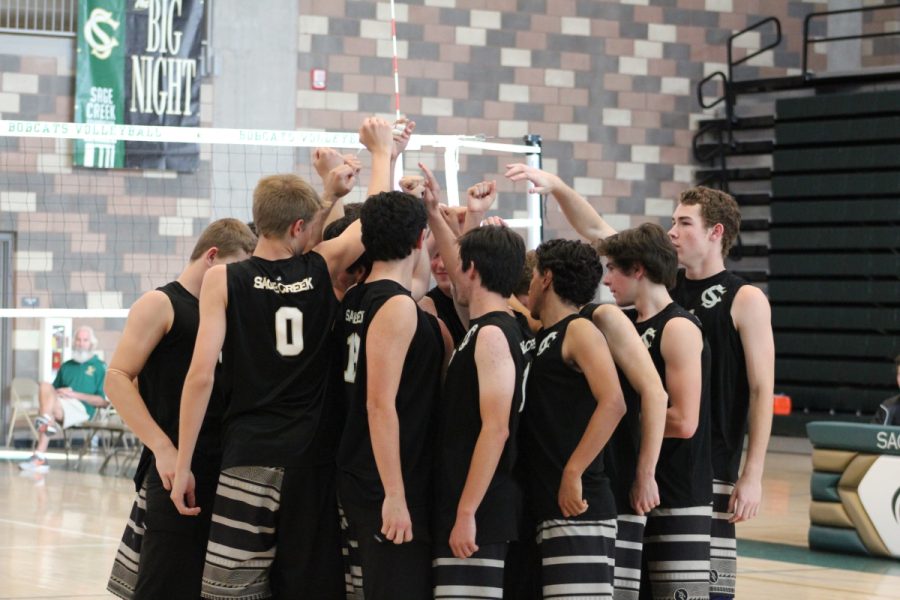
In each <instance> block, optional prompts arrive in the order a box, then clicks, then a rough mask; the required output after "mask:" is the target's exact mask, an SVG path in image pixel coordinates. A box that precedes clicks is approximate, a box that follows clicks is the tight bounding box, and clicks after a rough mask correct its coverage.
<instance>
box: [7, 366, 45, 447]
mask: <svg viewBox="0 0 900 600" xmlns="http://www.w3.org/2000/svg"><path fill="white" fill-rule="evenodd" d="M9 392H10V396H11V398H12V407H13V411H12V416H11V417H10V419H9V431H7V432H6V445H7V446H9V444H10V442H12V438H13V433H14V432H15V427H16V421H17V420H18V419H25V422H26V423H28V428H29V429H31V433H32V434H33V435H34V441H35V443H37V438H38V432H37V429H35V428H34V419H35V417H37V416H38V414H39V412H40V404H39V388H38V384H37V382H36V381H35V380H33V379H28V378H27V377H15V378H14V379H13V380H12V383H11V384H10V386H9Z"/></svg>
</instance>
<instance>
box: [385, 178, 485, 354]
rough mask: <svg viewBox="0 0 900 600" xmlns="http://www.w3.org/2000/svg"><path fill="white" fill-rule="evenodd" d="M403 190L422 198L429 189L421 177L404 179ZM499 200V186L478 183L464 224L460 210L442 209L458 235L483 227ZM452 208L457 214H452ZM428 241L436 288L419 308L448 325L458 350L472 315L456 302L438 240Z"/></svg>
mask: <svg viewBox="0 0 900 600" xmlns="http://www.w3.org/2000/svg"><path fill="white" fill-rule="evenodd" d="M401 186H403V187H404V188H405V189H406V190H407V191H408V192H409V193H411V194H412V195H414V196H416V197H420V196H421V195H422V193H423V192H424V189H425V187H424V178H422V177H420V176H409V177H404V178H403V180H401ZM496 198H497V183H496V182H495V181H482V182H481V183H477V184H475V185H473V186H471V187H470V188H469V189H468V190H467V191H466V206H465V217H464V218H463V219H462V223H460V222H459V220H460V218H461V217H460V216H459V214H460V213H458V212H456V210H462V209H460V207H442V213H443V215H444V219H445V220H447V221H448V223H449V224H450V225H451V230H453V231H454V233H457V232H456V231H455V228H457V227H458V228H459V232H458V233H459V234H463V233H465V232H466V231H469V230H471V229H474V228H475V227H478V226H479V225H480V224H481V222H482V220H483V219H484V216H485V213H487V211H488V209H490V207H491V205H492V204H493V203H494V200H496ZM451 208H453V209H456V210H450V209H451ZM428 241H429V242H430V244H429V246H430V257H431V274H432V276H433V277H434V280H435V283H436V285H435V286H434V287H433V288H431V289H430V290H428V293H427V294H425V297H424V298H422V300H421V301H420V302H419V305H420V306H421V307H422V308H423V309H425V310H426V311H427V312H428V313H430V314H432V315H434V316H436V317H438V318H439V319H441V321H443V322H444V324H445V325H446V326H447V329H448V330H449V331H450V335H451V336H452V337H453V345H454V346H455V345H457V344H459V343H460V342H461V341H462V338H463V336H464V335H465V334H466V331H467V325H468V321H469V318H468V312H467V311H466V309H465V307H462V306H459V305H458V304H457V302H456V301H455V300H454V299H453V292H452V286H451V282H450V276H449V275H448V274H447V269H446V267H445V266H444V260H443V258H442V257H441V255H440V253H439V252H438V249H437V245H436V244H435V243H434V239H433V238H430V239H429V240H428Z"/></svg>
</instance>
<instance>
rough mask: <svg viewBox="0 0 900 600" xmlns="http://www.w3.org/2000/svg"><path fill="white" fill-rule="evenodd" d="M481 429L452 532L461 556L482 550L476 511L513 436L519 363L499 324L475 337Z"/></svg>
mask: <svg viewBox="0 0 900 600" xmlns="http://www.w3.org/2000/svg"><path fill="white" fill-rule="evenodd" d="M475 368H476V370H477V372H478V390H479V406H480V411H481V432H480V433H479V434H478V440H477V441H476V442H475V450H474V451H473V452H472V461H471V462H470V464H469V473H468V475H467V477H466V484H465V487H463V492H462V496H461V497H460V499H459V505H458V506H457V508H456V523H455V524H454V525H453V530H452V531H451V532H450V549H451V550H452V551H453V555H454V556H455V557H457V558H468V557H470V556H472V554H474V553H475V552H478V546H477V545H476V544H475V536H476V526H475V512H476V511H477V510H478V507H479V506H480V505H481V501H482V500H484V495H485V493H487V489H488V486H489V485H490V484H491V480H492V479H493V478H494V473H495V472H496V470H497V465H498V464H499V463H500V456H501V455H502V454H503V448H504V446H505V444H506V440H507V438H509V413H510V410H511V409H512V399H513V394H514V393H515V387H516V385H517V384H518V383H519V382H517V381H516V367H515V363H514V362H513V358H512V355H511V354H510V349H509V344H508V343H507V341H506V336H504V335H503V332H502V331H501V330H500V328H499V327H495V326H492V325H490V326H487V327H483V328H482V329H481V330H480V331H479V332H478V337H477V338H476V340H475Z"/></svg>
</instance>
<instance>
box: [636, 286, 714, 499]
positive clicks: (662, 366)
mask: <svg viewBox="0 0 900 600" xmlns="http://www.w3.org/2000/svg"><path fill="white" fill-rule="evenodd" d="M625 314H626V315H628V317H629V318H630V319H631V320H632V321H635V319H637V311H636V310H626V311H625ZM679 317H680V318H684V319H687V320H688V321H690V322H691V323H693V324H694V325H696V326H697V328H698V329H700V330H701V331H702V327H701V325H700V322H699V321H698V320H697V318H696V317H695V316H694V315H692V314H691V313H689V312H688V311H686V310H684V309H683V308H682V307H680V306H678V304H676V303H674V302H672V303H671V304H669V305H668V306H666V307H665V308H664V309H662V310H661V311H660V312H659V313H657V314H656V315H654V316H652V317H650V318H649V319H647V320H646V321H641V322H637V321H635V323H634V326H635V328H637V332H638V335H640V336H641V340H643V342H644V345H645V346H646V347H647V350H648V351H649V352H650V358H652V359H653V364H654V365H655V366H656V371H657V372H658V373H659V377H660V379H662V381H663V384H665V381H666V363H665V361H664V360H663V356H662V340H663V334H664V332H665V328H666V324H667V323H668V322H669V321H670V320H672V319H676V318H679ZM709 364H710V357H709V345H708V344H707V343H706V340H705V339H704V341H703V355H702V358H701V365H702V366H701V368H702V373H703V387H702V392H701V395H700V417H699V419H698V420H697V431H696V432H694V435H693V437H691V438H688V439H683V438H670V437H667V438H664V439H663V443H662V448H661V449H660V452H659V461H658V462H657V464H656V483H657V485H658V486H659V499H660V508H682V507H686V506H701V505H705V504H709V503H710V502H712V485H711V482H712V462H711V458H710V440H709V430H710V426H709V405H710V401H709ZM631 391H632V393H633V390H631ZM626 393H627V392H626Z"/></svg>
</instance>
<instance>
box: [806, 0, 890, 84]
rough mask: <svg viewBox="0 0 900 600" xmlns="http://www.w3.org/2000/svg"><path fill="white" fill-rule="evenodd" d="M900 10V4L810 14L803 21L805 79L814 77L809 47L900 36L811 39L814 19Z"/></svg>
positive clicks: (877, 35) (876, 35) (884, 33)
mask: <svg viewBox="0 0 900 600" xmlns="http://www.w3.org/2000/svg"><path fill="white" fill-rule="evenodd" d="M898 8H900V4H885V5H884V6H864V7H860V8H847V9H844V10H828V11H824V12H817V13H810V14H808V15H806V18H805V19H803V66H802V72H803V77H804V78H806V79H809V78H811V77H812V73H810V72H809V47H810V46H812V45H814V44H822V43H826V42H843V41H848V40H867V39H871V38H881V37H897V36H900V31H881V32H877V33H860V34H857V35H836V36H833V37H828V36H825V37H817V38H810V37H809V24H810V22H811V21H812V20H813V19H816V18H819V17H830V16H831V15H844V14H851V13H867V12H875V11H879V10H895V9H898Z"/></svg>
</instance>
